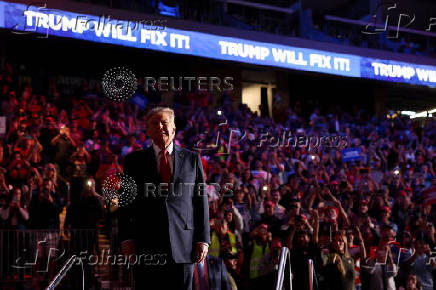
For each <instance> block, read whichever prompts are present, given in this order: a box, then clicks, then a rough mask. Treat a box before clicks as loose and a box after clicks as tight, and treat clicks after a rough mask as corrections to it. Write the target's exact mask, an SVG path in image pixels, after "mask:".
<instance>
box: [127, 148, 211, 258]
mask: <svg viewBox="0 0 436 290" xmlns="http://www.w3.org/2000/svg"><path fill="white" fill-rule="evenodd" d="M173 153H174V158H173V160H174V166H173V168H174V169H173V176H172V183H173V189H174V190H172V189H171V186H170V187H169V188H170V192H169V194H168V192H162V193H161V194H159V191H158V186H159V183H160V182H161V181H160V176H159V174H158V170H157V165H156V157H155V153H154V150H153V147H152V146H150V147H148V148H147V149H145V150H139V151H133V152H131V153H129V154H128V155H127V156H126V157H125V159H124V170H123V171H124V172H123V173H124V174H126V175H128V176H130V177H132V178H133V179H134V181H135V183H136V185H137V188H138V195H137V196H136V198H135V200H134V201H133V202H132V203H131V204H130V205H129V206H127V207H122V208H120V209H119V235H120V241H124V240H128V239H133V240H134V241H135V248H136V251H137V254H140V253H156V251H159V250H165V249H166V248H168V247H169V248H170V249H171V252H170V253H172V257H173V259H174V261H175V262H176V263H193V262H194V261H193V258H194V257H193V255H194V249H195V244H196V243H197V242H206V243H208V244H210V228H209V205H208V198H207V193H206V190H205V186H198V184H204V185H205V179H204V172H203V166H202V164H201V160H200V156H199V155H198V154H197V153H195V152H192V151H189V150H187V149H184V148H181V147H179V146H177V145H175V144H174V152H173ZM146 184H148V186H147V185H146ZM153 185H154V186H156V190H155V191H148V194H146V192H145V189H147V187H148V188H149V189H150V188H152V187H153Z"/></svg>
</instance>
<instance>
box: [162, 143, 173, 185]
mask: <svg viewBox="0 0 436 290" xmlns="http://www.w3.org/2000/svg"><path fill="white" fill-rule="evenodd" d="M161 153H163V156H162V157H161V158H160V172H159V175H160V178H161V180H162V182H163V183H168V184H169V183H170V182H171V167H170V162H169V160H168V154H169V153H168V151H167V150H166V149H164V150H162V151H161Z"/></svg>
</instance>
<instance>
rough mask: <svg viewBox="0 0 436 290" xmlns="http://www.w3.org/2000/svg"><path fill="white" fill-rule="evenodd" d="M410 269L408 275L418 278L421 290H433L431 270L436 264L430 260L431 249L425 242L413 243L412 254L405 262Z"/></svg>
mask: <svg viewBox="0 0 436 290" xmlns="http://www.w3.org/2000/svg"><path fill="white" fill-rule="evenodd" d="M405 263H406V264H407V265H409V267H410V273H411V274H413V275H415V276H416V277H417V278H418V281H419V282H420V284H421V286H422V289H423V290H432V289H433V274H432V270H434V269H436V262H435V260H434V258H431V249H430V246H429V244H428V242H427V241H425V240H421V239H417V240H416V241H415V252H414V254H413V255H412V256H411V257H410V259H408V260H407V261H405Z"/></svg>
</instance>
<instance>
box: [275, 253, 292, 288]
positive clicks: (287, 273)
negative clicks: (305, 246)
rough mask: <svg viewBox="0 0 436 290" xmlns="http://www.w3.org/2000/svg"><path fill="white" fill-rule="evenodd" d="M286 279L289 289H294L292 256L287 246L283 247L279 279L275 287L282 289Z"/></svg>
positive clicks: (278, 272) (278, 273)
mask: <svg viewBox="0 0 436 290" xmlns="http://www.w3.org/2000/svg"><path fill="white" fill-rule="evenodd" d="M285 278H286V280H285ZM285 281H286V284H287V286H288V289H290V290H292V271H291V257H290V253H289V249H288V248H287V247H283V248H282V249H281V253H280V261H279V268H278V271H277V280H276V284H275V286H274V289H275V290H282V289H283V284H284V282H285Z"/></svg>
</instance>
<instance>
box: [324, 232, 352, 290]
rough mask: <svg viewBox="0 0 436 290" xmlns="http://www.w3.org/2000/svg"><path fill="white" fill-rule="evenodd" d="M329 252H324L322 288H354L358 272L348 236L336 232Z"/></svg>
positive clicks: (346, 289)
mask: <svg viewBox="0 0 436 290" xmlns="http://www.w3.org/2000/svg"><path fill="white" fill-rule="evenodd" d="M328 250H329V251H328V252H327V253H324V252H322V253H321V258H322V261H323V276H324V282H323V284H322V285H323V286H321V287H322V289H329V290H333V289H335V290H336V289H344V290H354V289H355V279H356V273H355V271H354V259H353V258H352V257H351V256H350V254H349V252H348V243H347V238H346V236H345V235H343V234H342V233H341V232H335V233H333V236H332V242H331V243H330V247H329V249H328Z"/></svg>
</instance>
